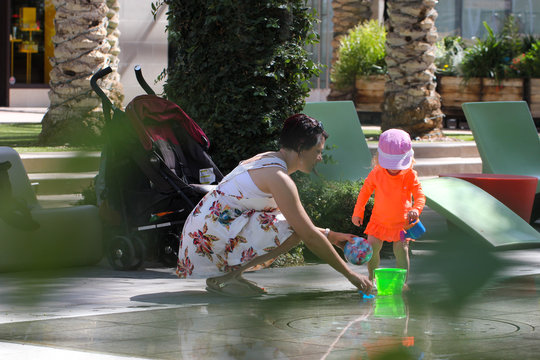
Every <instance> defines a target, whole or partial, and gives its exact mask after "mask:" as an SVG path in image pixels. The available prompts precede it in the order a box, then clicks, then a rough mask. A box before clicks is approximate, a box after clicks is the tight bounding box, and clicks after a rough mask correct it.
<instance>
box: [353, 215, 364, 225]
mask: <svg viewBox="0 0 540 360" xmlns="http://www.w3.org/2000/svg"><path fill="white" fill-rule="evenodd" d="M363 222H364V219H362V218H360V217H358V216H353V217H352V223H353V224H354V225H356V226H360V225H362V223H363Z"/></svg>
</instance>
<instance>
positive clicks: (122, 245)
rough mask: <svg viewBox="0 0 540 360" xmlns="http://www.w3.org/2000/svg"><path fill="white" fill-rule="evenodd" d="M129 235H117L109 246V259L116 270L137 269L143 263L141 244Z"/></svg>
mask: <svg viewBox="0 0 540 360" xmlns="http://www.w3.org/2000/svg"><path fill="white" fill-rule="evenodd" d="M137 243H140V244H141V245H142V242H140V240H139V241H137V240H135V241H132V240H131V239H130V238H129V237H127V236H120V235H119V236H115V237H114V238H112V239H111V241H110V242H109V245H108V247H107V260H108V261H109V264H110V265H111V266H112V267H113V268H114V269H115V270H135V269H137V268H138V267H139V266H140V265H141V264H142V255H141V251H140V245H139V244H137Z"/></svg>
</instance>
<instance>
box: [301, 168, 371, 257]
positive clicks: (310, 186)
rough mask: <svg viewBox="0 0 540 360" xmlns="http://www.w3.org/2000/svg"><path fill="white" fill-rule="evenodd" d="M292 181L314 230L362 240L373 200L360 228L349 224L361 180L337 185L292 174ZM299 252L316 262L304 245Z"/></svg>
mask: <svg viewBox="0 0 540 360" xmlns="http://www.w3.org/2000/svg"><path fill="white" fill-rule="evenodd" d="M293 179H294V181H295V183H296V185H297V187H298V192H299V195H300V199H301V201H302V204H303V206H304V208H305V209H306V212H307V214H308V216H309V217H310V219H311V220H312V221H313V223H314V224H315V226H317V227H320V228H330V229H332V230H335V231H339V232H344V233H351V234H355V235H358V236H363V237H365V234H364V230H365V226H366V225H367V223H368V222H369V218H370V216H371V210H372V209H373V199H370V201H369V202H368V204H367V205H366V210H365V216H364V224H363V225H362V226H361V227H357V226H355V225H354V224H353V223H352V221H351V217H352V213H353V210H354V205H355V204H356V199H357V197H358V192H359V191H360V189H361V187H362V185H363V183H364V181H363V180H361V181H341V182H339V181H328V180H324V179H316V180H313V179H312V177H311V176H309V175H306V174H299V173H295V174H293ZM300 248H302V250H303V254H304V257H305V258H306V259H312V260H314V259H316V257H315V256H314V255H313V254H311V252H310V251H309V250H307V249H306V248H305V246H304V245H302V246H301V247H300Z"/></svg>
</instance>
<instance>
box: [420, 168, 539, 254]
mask: <svg viewBox="0 0 540 360" xmlns="http://www.w3.org/2000/svg"><path fill="white" fill-rule="evenodd" d="M422 188H423V190H424V193H425V195H426V204H427V206H429V208H430V209H432V210H434V211H436V212H438V213H439V214H441V215H442V216H444V217H445V218H446V219H447V221H449V222H450V223H451V224H453V225H455V226H456V227H457V228H458V229H460V230H462V231H463V232H464V233H465V234H467V235H468V236H472V237H474V238H476V239H481V240H483V241H485V242H487V243H488V244H490V245H491V246H492V247H493V248H496V249H520V248H531V247H539V246H540V233H539V232H538V231H536V230H535V229H534V228H533V227H532V226H530V225H529V224H528V223H527V222H526V221H525V220H523V219H522V218H521V217H520V216H519V215H517V214H516V213H514V212H513V211H512V210H510V209H509V208H508V207H506V205H504V204H503V203H501V202H500V201H499V200H497V199H496V198H494V197H493V196H491V195H490V194H489V193H487V192H485V191H484V190H482V189H481V188H479V187H477V186H476V185H473V184H471V183H469V182H468V181H466V180H462V179H457V178H452V177H443V178H435V179H427V180H423V181H422Z"/></svg>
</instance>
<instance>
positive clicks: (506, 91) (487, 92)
mask: <svg viewBox="0 0 540 360" xmlns="http://www.w3.org/2000/svg"><path fill="white" fill-rule="evenodd" d="M520 100H523V79H522V78H517V79H506V80H501V81H497V80H495V79H487V78H483V79H482V101H520Z"/></svg>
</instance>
